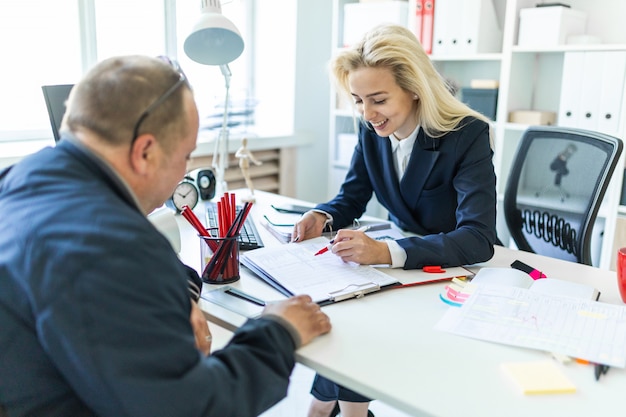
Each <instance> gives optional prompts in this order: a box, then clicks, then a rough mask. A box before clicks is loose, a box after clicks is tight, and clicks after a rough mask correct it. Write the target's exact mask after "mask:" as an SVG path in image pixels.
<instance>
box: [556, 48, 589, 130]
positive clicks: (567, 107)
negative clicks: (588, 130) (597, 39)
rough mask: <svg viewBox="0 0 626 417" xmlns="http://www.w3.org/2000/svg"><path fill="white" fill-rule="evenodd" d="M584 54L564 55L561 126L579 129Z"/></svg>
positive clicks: (571, 53) (560, 109) (560, 112)
mask: <svg viewBox="0 0 626 417" xmlns="http://www.w3.org/2000/svg"><path fill="white" fill-rule="evenodd" d="M584 54H585V53H584V52H565V54H564V57H563V77H562V78H561V99H560V102H559V117H558V124H559V126H566V127H578V120H579V107H580V95H581V89H580V86H581V84H582V82H583V72H582V69H583V62H584V59H585V55H584Z"/></svg>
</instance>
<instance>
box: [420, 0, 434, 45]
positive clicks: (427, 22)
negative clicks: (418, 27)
mask: <svg viewBox="0 0 626 417" xmlns="http://www.w3.org/2000/svg"><path fill="white" fill-rule="evenodd" d="M423 1H424V7H423V11H422V46H424V50H425V51H426V53H427V54H429V55H430V54H431V53H432V52H433V27H434V22H435V0H423Z"/></svg>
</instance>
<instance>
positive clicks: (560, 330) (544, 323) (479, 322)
mask: <svg viewBox="0 0 626 417" xmlns="http://www.w3.org/2000/svg"><path fill="white" fill-rule="evenodd" d="M435 328H436V329H438V330H442V331H446V332H449V333H454V334H457V335H460V336H465V337H471V338H475V339H481V340H487V341H490V342H497V343H503V344H508V345H513V346H520V347H526V348H531V349H539V350H545V351H548V352H556V353H562V354H564V355H568V356H572V357H575V358H581V359H586V360H588V361H591V362H597V363H602V364H606V365H610V366H616V367H620V368H623V367H625V366H626V306H619V305H613V304H607V303H601V302H597V301H591V300H586V299H579V298H573V297H563V296H556V295H547V294H542V293H538V292H536V291H530V290H528V289H525V288H517V287H503V286H489V285H485V286H478V287H477V288H476V290H475V291H474V293H473V294H472V296H471V297H469V299H468V300H467V301H466V302H465V303H464V304H463V306H462V307H461V308H451V309H450V310H448V311H447V312H446V314H444V316H443V317H442V318H441V320H440V321H439V322H438V323H437V325H436V326H435Z"/></svg>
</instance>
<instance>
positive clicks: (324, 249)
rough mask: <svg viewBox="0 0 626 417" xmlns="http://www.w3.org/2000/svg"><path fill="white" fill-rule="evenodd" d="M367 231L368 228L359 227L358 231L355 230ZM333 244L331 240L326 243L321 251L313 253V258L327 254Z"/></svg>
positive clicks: (333, 241)
mask: <svg viewBox="0 0 626 417" xmlns="http://www.w3.org/2000/svg"><path fill="white" fill-rule="evenodd" d="M369 229H370V226H363V227H359V228H358V229H356V231H357V232H367V231H368V230H369ZM333 243H335V239H333V240H331V241H330V242H328V245H326V246H324V247H323V248H322V249H320V250H318V251H317V252H315V255H313V256H317V255H321V254H322V253H326V252H328V250H329V249H330V248H331V247H332V246H333Z"/></svg>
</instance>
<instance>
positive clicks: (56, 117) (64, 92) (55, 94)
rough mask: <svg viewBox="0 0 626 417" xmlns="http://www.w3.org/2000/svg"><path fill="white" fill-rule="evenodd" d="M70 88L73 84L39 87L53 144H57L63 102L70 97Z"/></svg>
mask: <svg viewBox="0 0 626 417" xmlns="http://www.w3.org/2000/svg"><path fill="white" fill-rule="evenodd" d="M72 87H74V84H59V85H42V86H41V90H42V91H43V98H44V100H45V102H46V108H47V109H48V116H49V117H50V126H51V127H52V134H53V135H54V141H55V142H58V141H59V139H60V135H59V130H60V129H61V121H62V120H63V115H64V114H65V102H66V101H67V98H68V97H69V95H70V90H71V89H72Z"/></svg>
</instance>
